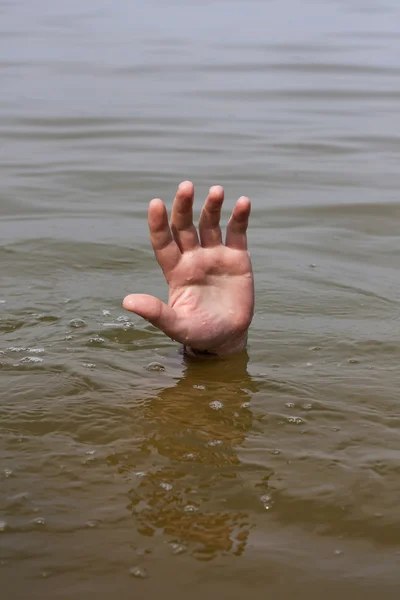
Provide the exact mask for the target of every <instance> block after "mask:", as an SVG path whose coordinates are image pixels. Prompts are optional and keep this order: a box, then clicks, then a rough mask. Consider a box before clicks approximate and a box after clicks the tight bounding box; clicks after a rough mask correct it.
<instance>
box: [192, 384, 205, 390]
mask: <svg viewBox="0 0 400 600" xmlns="http://www.w3.org/2000/svg"><path fill="white" fill-rule="evenodd" d="M193 387H194V389H195V390H205V389H206V386H205V385H196V384H194V386H193Z"/></svg>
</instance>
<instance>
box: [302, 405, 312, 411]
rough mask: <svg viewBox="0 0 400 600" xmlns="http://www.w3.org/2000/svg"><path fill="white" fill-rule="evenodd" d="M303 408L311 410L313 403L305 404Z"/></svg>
mask: <svg viewBox="0 0 400 600" xmlns="http://www.w3.org/2000/svg"><path fill="white" fill-rule="evenodd" d="M303 408H304V410H311V409H312V404H303Z"/></svg>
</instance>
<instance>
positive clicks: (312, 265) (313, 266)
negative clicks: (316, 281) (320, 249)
mask: <svg viewBox="0 0 400 600" xmlns="http://www.w3.org/2000/svg"><path fill="white" fill-rule="evenodd" d="M308 266H309V267H311V269H315V267H316V266H317V265H316V264H315V263H311V264H310V265H308Z"/></svg>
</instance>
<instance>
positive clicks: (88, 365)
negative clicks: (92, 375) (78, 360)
mask: <svg viewBox="0 0 400 600" xmlns="http://www.w3.org/2000/svg"><path fill="white" fill-rule="evenodd" d="M82 367H85V368H86V369H94V368H95V367H96V365H95V364H94V363H82Z"/></svg>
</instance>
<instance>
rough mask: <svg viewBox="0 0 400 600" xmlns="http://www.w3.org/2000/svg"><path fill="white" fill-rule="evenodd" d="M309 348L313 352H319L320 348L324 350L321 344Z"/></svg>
mask: <svg viewBox="0 0 400 600" xmlns="http://www.w3.org/2000/svg"><path fill="white" fill-rule="evenodd" d="M309 350H311V352H318V351H319V350H322V348H321V346H311V348H309Z"/></svg>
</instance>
